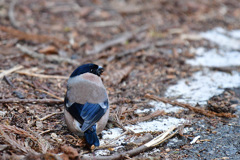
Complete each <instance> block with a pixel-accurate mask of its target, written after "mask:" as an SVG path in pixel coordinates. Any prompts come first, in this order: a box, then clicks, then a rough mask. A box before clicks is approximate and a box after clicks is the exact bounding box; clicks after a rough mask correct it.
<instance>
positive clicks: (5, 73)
mask: <svg viewBox="0 0 240 160" xmlns="http://www.w3.org/2000/svg"><path fill="white" fill-rule="evenodd" d="M22 68H23V66H15V67H13V68H11V69H9V70H4V71H3V72H2V73H0V80H1V79H2V78H3V77H4V76H6V75H8V74H10V73H12V72H15V71H17V70H19V69H22Z"/></svg>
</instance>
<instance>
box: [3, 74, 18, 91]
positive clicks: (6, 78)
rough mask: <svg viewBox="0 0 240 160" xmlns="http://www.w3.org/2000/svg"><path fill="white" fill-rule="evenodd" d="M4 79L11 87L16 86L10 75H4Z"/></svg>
mask: <svg viewBox="0 0 240 160" xmlns="http://www.w3.org/2000/svg"><path fill="white" fill-rule="evenodd" d="M3 79H4V80H5V81H6V82H7V84H9V85H10V86H11V87H13V88H14V87H15V86H14V85H13V83H12V82H11V81H10V80H9V79H8V77H7V76H6V75H5V76H4V77H3Z"/></svg>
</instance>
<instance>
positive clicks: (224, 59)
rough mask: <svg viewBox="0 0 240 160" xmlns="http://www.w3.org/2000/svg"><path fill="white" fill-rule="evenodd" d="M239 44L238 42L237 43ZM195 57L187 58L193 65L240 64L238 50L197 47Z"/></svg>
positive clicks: (225, 65)
mask: <svg viewBox="0 0 240 160" xmlns="http://www.w3.org/2000/svg"><path fill="white" fill-rule="evenodd" d="M239 45H240V44H239ZM195 53H196V55H197V56H196V58H195V59H189V60H187V63H188V64H191V65H193V66H206V67H229V66H240V52H238V51H223V50H219V49H210V50H207V49H205V48H197V49H196V50H195Z"/></svg>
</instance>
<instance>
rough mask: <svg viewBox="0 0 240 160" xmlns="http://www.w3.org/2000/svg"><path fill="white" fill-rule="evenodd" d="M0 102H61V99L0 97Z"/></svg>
mask: <svg viewBox="0 0 240 160" xmlns="http://www.w3.org/2000/svg"><path fill="white" fill-rule="evenodd" d="M0 103H48V104H61V103H63V101H61V100H58V99H17V98H9V99H0Z"/></svg>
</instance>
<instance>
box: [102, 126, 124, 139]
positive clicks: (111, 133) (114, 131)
mask: <svg viewBox="0 0 240 160" xmlns="http://www.w3.org/2000/svg"><path fill="white" fill-rule="evenodd" d="M122 133H123V131H122V129H121V128H111V129H109V130H107V131H106V130H103V131H102V135H103V139H113V138H115V137H118V136H120V135H121V134H122Z"/></svg>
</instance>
